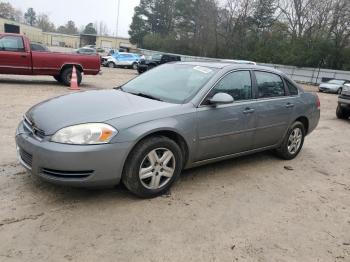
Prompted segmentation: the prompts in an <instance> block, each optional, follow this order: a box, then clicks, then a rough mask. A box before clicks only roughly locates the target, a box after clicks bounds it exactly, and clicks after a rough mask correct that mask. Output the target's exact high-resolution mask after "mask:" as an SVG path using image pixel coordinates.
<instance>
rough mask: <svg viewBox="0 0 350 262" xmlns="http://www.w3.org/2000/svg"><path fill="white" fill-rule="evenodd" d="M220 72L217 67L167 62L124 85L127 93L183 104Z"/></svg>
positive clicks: (123, 87) (123, 88)
mask: <svg viewBox="0 0 350 262" xmlns="http://www.w3.org/2000/svg"><path fill="white" fill-rule="evenodd" d="M217 72H218V69H217V68H211V67H202V66H193V65H181V64H165V65H163V66H159V67H156V68H154V69H152V70H150V71H148V72H146V73H144V74H142V75H139V76H138V77H136V78H134V79H133V80H131V81H130V82H128V83H126V84H125V85H123V86H122V90H123V91H125V92H127V93H132V94H137V95H141V94H142V95H144V96H145V95H147V96H151V97H153V98H155V99H159V100H162V101H165V102H169V103H176V104H183V103H185V102H186V101H189V99H191V98H192V97H194V96H195V95H196V94H197V93H198V92H199V90H200V89H201V88H202V87H203V86H204V85H205V84H206V83H207V82H208V81H209V80H210V79H211V78H212V77H213V76H214V75H215V74H216V73H217Z"/></svg>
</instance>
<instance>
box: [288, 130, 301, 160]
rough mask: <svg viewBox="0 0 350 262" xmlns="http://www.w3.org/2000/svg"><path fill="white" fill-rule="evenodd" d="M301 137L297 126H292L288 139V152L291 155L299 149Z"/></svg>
mask: <svg viewBox="0 0 350 262" xmlns="http://www.w3.org/2000/svg"><path fill="white" fill-rule="evenodd" d="M302 139H303V133H302V131H301V129H300V128H299V127H297V128H294V129H293V131H292V132H291V133H290V135H289V139H288V152H289V153H290V154H292V155H294V154H296V153H297V152H298V150H299V149H300V145H301V142H302Z"/></svg>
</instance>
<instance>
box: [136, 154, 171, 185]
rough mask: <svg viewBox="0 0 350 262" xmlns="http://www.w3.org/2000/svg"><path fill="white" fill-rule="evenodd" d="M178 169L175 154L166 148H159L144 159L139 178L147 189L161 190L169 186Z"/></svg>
mask: <svg viewBox="0 0 350 262" xmlns="http://www.w3.org/2000/svg"><path fill="white" fill-rule="evenodd" d="M175 167H176V162H175V156H174V154H173V153H172V152H171V151H170V150H169V149H166V148H157V149H154V150H152V151H151V152H149V153H148V154H147V155H146V157H145V158H144V159H143V161H142V163H141V166H140V169H139V178H140V181H141V183H142V185H143V186H144V187H145V188H147V189H152V190H154V189H159V188H162V187H164V186H165V185H166V184H168V183H169V182H170V180H171V178H172V177H173V175H174V172H175Z"/></svg>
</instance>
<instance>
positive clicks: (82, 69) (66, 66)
mask: <svg viewBox="0 0 350 262" xmlns="http://www.w3.org/2000/svg"><path fill="white" fill-rule="evenodd" d="M73 66H75V68H76V69H77V70H79V71H80V72H81V73H83V72H84V67H83V66H82V65H81V64H76V63H68V64H64V65H62V67H61V70H60V74H61V73H62V72H63V71H64V70H66V69H67V68H70V67H73Z"/></svg>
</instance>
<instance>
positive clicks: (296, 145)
mask: <svg viewBox="0 0 350 262" xmlns="http://www.w3.org/2000/svg"><path fill="white" fill-rule="evenodd" d="M304 138H305V127H304V125H303V124H302V123H301V122H299V121H296V122H295V123H294V124H293V125H292V126H291V127H290V128H289V130H288V132H287V135H286V137H285V138H284V140H283V142H282V144H281V146H280V147H279V148H278V149H276V153H277V155H278V156H279V157H281V158H283V159H286V160H291V159H293V158H295V157H296V156H297V155H298V154H299V153H300V150H301V149H302V147H303V145H304Z"/></svg>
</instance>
